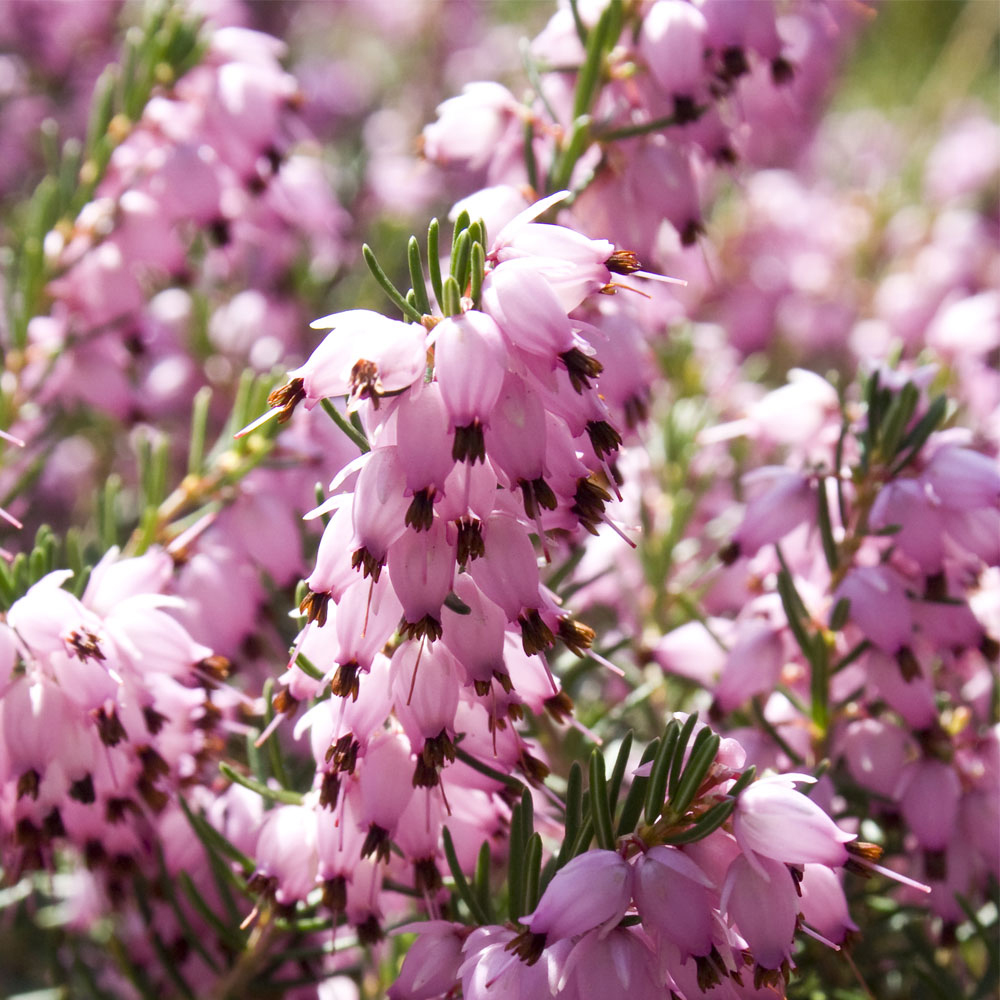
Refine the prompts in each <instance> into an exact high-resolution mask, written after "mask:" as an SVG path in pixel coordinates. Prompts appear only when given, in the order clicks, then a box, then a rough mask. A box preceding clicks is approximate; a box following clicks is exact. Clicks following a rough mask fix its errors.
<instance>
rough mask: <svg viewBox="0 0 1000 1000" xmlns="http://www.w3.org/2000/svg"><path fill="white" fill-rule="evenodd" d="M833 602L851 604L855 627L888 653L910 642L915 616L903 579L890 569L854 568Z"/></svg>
mask: <svg viewBox="0 0 1000 1000" xmlns="http://www.w3.org/2000/svg"><path fill="white" fill-rule="evenodd" d="M833 597H834V601H839V600H841V599H843V598H846V599H847V600H849V601H850V602H851V607H850V616H851V620H852V621H853V622H854V624H855V625H857V627H858V628H859V629H860V630H861V631H862V632H863V633H864V634H865V635H866V636H867V637H868V638H869V639H871V641H872V642H873V643H874V644H875V645H876V646H878V647H879V648H880V649H882V650H883V651H885V652H886V653H890V654H891V653H896V652H898V651H899V650H900V649H901V648H902V647H903V646H907V645H909V643H910V642H911V633H912V630H913V615H912V611H911V609H910V602H909V600H908V599H907V596H906V590H905V588H904V582H903V580H902V578H901V577H900V576H899V574H897V573H896V572H894V571H893V570H892V569H891V568H890V567H888V566H860V567H856V568H855V569H852V570H851V571H850V572H849V573H848V574H847V575H846V576H845V577H844V581H843V583H841V584H840V586H839V587H837V589H836V591H835V592H834V595H833Z"/></svg>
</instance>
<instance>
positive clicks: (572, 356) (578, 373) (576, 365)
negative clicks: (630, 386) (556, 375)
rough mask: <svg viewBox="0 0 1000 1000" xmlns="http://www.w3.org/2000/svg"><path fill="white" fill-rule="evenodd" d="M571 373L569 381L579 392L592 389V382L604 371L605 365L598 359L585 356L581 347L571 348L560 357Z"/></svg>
mask: <svg viewBox="0 0 1000 1000" xmlns="http://www.w3.org/2000/svg"><path fill="white" fill-rule="evenodd" d="M559 357H560V358H561V359H562V363H563V364H564V365H565V366H566V371H567V372H569V380H570V382H571V383H572V384H573V388H574V389H576V391H577V392H579V393H582V392H583V390H584V389H589V388H590V380H591V379H594V378H597V376H598V375H600V374H601V372H602V371H604V365H602V364H601V362H600V361H598V360H597V358H592V357H590V356H589V355H587V354H584V353H583V351H581V350H580V348H579V347H571V348H570V349H569V350H568V351H563V353H562V354H560V355H559Z"/></svg>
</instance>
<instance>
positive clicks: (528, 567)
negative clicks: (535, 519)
mask: <svg viewBox="0 0 1000 1000" xmlns="http://www.w3.org/2000/svg"><path fill="white" fill-rule="evenodd" d="M483 541H484V544H485V548H486V552H485V554H484V555H483V556H482V557H480V558H479V559H476V560H475V561H474V562H473V563H472V564H471V565H470V566H469V573H470V574H471V575H472V578H473V580H475V582H476V584H477V586H478V587H479V589H480V590H481V591H482V592H483V593H484V594H485V595H486V597H487V598H489V600H491V601H492V602H493V603H494V604H496V605H498V606H499V607H500V608H502V609H503V611H504V614H506V615H507V621H510V622H513V621H516V620H517V618H518V616H519V615H520V614H521V612H522V611H523V610H524V609H525V608H537V607H538V606H539V603H540V600H539V592H538V588H539V583H540V577H539V574H538V557H537V556H536V555H535V550H534V548H533V547H532V545H531V539H529V538H528V533H527V531H526V530H525V528H524V526H523V525H521V524H520V523H519V522H518V521H516V520H515V519H514V518H513V517H511V516H510V515H509V514H501V513H497V514H494V515H493V516H492V517H490V518H489V520H487V521H486V522H485V523H484V525H483Z"/></svg>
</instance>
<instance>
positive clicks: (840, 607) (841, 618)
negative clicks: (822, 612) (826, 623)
mask: <svg viewBox="0 0 1000 1000" xmlns="http://www.w3.org/2000/svg"><path fill="white" fill-rule="evenodd" d="M850 613H851V599H850V598H849V597H842V598H840V600H839V601H837V603H836V604H835V605H834V606H833V611H831V612H830V628H831V629H832V630H833V631H834V632H839V631H840V630H841V629H842V628H843V627H844V626H845V625H846V624H847V619H848V617H849V616H850Z"/></svg>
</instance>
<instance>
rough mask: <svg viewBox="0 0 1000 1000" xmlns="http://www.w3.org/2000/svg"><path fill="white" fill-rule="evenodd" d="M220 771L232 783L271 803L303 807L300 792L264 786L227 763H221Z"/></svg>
mask: <svg viewBox="0 0 1000 1000" xmlns="http://www.w3.org/2000/svg"><path fill="white" fill-rule="evenodd" d="M219 770H220V771H221V772H222V774H223V775H224V776H225V777H227V778H228V779H229V780H230V781H235V782H236V784H237V785H242V786H243V787H244V788H249V789H250V791H251V792H256V793H257V794H258V795H259V796H260V797H261V798H264V799H268V800H269V801H271V802H282V803H284V804H285V805H293V806H300V805H302V795H301V794H300V793H299V792H292V791H289V790H288V789H286V788H271V787H270V786H269V785H265V784H262V783H261V782H259V781H255V780H254V779H253V778H248V777H247V776H246V775H244V774H240V772H239V771H237V770H236V769H235V768H234V767H233V766H232V765H231V764H227V763H226V762H225V761H220V762H219Z"/></svg>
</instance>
